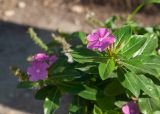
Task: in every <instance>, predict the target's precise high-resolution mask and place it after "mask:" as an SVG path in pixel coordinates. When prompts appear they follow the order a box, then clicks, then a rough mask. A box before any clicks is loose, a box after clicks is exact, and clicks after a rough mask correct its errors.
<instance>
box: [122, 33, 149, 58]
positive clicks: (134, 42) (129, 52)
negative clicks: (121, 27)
mask: <svg viewBox="0 0 160 114" xmlns="http://www.w3.org/2000/svg"><path fill="white" fill-rule="evenodd" d="M146 40H147V39H146V38H144V37H143V36H140V35H135V36H133V37H131V39H130V40H129V42H128V43H127V44H125V46H124V48H123V49H122V51H121V54H122V55H124V56H125V57H126V58H130V57H133V54H134V53H136V52H137V51H138V50H139V49H140V48H141V47H142V46H143V44H144V43H145V41H146Z"/></svg>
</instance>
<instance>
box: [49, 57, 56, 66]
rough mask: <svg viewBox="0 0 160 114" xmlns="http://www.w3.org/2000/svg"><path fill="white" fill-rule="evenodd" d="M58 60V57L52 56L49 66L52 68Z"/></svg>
mask: <svg viewBox="0 0 160 114" xmlns="http://www.w3.org/2000/svg"><path fill="white" fill-rule="evenodd" d="M56 60H57V56H55V55H52V56H51V57H50V58H49V65H50V66H51V65H52V64H54V63H55V62H56Z"/></svg>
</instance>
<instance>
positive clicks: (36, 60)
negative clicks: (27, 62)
mask: <svg viewBox="0 0 160 114" xmlns="http://www.w3.org/2000/svg"><path fill="white" fill-rule="evenodd" d="M32 59H33V60H32V63H31V66H30V67H28V69H27V73H28V75H29V80H30V81H33V82H35V81H38V80H45V79H46V78H47V76H48V71H47V69H48V68H49V67H50V66H51V65H52V64H54V63H55V61H56V60H57V57H56V56H55V55H52V56H51V57H49V56H48V55H47V54H45V53H38V54H36V55H35V56H33V57H32Z"/></svg>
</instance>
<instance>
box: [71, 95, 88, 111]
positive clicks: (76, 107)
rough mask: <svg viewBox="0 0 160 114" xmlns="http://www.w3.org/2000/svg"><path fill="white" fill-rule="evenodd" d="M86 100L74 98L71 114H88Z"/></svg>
mask: <svg viewBox="0 0 160 114" xmlns="http://www.w3.org/2000/svg"><path fill="white" fill-rule="evenodd" d="M86 103H88V102H86V100H85V99H83V98H81V97H79V96H73V99H72V103H71V104H70V106H69V112H70V113H71V114H86V112H87V104H86Z"/></svg>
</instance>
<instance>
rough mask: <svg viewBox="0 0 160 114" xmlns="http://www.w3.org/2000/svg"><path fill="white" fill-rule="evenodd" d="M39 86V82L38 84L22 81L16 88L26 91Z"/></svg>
mask: <svg viewBox="0 0 160 114" xmlns="http://www.w3.org/2000/svg"><path fill="white" fill-rule="evenodd" d="M40 86H41V83H40V81H39V82H29V81H24V82H20V83H18V84H17V88H27V89H31V88H37V87H40Z"/></svg>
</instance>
